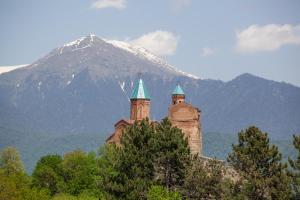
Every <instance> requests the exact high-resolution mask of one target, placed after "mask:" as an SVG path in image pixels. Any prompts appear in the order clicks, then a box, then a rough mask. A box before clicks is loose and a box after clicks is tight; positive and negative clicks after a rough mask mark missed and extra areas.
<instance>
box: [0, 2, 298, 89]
mask: <svg viewBox="0 0 300 200" xmlns="http://www.w3.org/2000/svg"><path fill="white" fill-rule="evenodd" d="M91 33H93V34H95V35H97V36H99V37H101V38H106V39H116V40H122V41H126V42H128V43H131V44H133V45H136V46H142V47H144V48H147V49H149V50H150V51H151V52H153V53H154V54H156V55H158V56H160V57H162V58H163V59H165V60H166V61H168V62H169V63H170V64H172V65H174V66H175V67H176V68H178V69H180V70H183V71H186V72H188V73H191V74H194V75H196V76H198V77H200V78H210V79H220V80H224V81H228V80H231V79H233V78H235V77H236V76H238V75H240V74H243V73H251V74H254V75H257V76H260V77H264V78H267V79H272V80H276V81H280V82H281V81H284V82H287V83H291V84H293V85H296V86H300V1H299V0H244V1H241V0H223V1H220V0H151V1H149V0H43V1H41V0H26V1H20V0H0V44H1V45H0V66H10V65H22V64H30V63H32V62H34V61H36V60H37V59H39V58H41V57H43V56H45V55H46V54H47V53H49V52H50V51H51V50H52V49H54V48H56V47H59V46H62V45H63V44H64V43H66V42H69V41H72V40H75V39H78V38H80V37H83V36H86V35H89V34H91ZM1 69H3V70H4V69H5V68H4V67H0V72H1ZM6 69H7V67H6Z"/></svg>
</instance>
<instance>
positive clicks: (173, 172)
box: [99, 119, 190, 199]
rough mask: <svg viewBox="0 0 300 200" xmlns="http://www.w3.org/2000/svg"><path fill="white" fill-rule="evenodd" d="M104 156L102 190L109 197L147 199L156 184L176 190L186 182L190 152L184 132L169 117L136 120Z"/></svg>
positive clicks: (102, 161)
mask: <svg viewBox="0 0 300 200" xmlns="http://www.w3.org/2000/svg"><path fill="white" fill-rule="evenodd" d="M103 153H104V154H102V155H101V157H100V162H99V163H100V165H101V166H102V167H101V169H104V171H103V173H105V174H103V176H102V177H101V179H100V182H101V184H100V185H102V186H101V189H102V190H103V191H104V192H105V193H107V194H106V195H108V196H109V195H110V196H109V197H108V198H109V199H113V198H115V199H146V198H147V191H148V189H149V188H150V186H152V185H160V184H162V186H164V187H165V188H167V189H168V190H169V189H172V190H176V189H178V188H179V187H180V186H182V185H183V180H184V174H185V168H186V166H187V165H188V164H189V156H190V151H189V148H188V144H187V140H185V139H184V136H183V134H182V132H181V131H180V130H179V129H177V128H174V127H172V126H171V123H170V122H169V121H168V120H167V119H165V120H163V121H162V122H161V123H160V124H158V123H155V124H154V123H151V122H149V120H148V119H145V120H142V121H136V122H135V123H134V124H133V125H132V126H129V127H128V128H127V129H126V130H125V132H124V133H123V135H122V137H121V143H120V146H116V145H114V144H113V145H110V147H108V146H107V147H106V148H105V150H104V151H103Z"/></svg>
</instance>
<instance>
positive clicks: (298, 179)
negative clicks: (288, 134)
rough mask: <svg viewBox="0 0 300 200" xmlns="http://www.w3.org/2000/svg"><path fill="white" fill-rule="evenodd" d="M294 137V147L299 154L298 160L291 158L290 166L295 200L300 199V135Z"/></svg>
mask: <svg viewBox="0 0 300 200" xmlns="http://www.w3.org/2000/svg"><path fill="white" fill-rule="evenodd" d="M293 137H294V141H293V144H294V147H295V148H296V150H297V152H298V156H297V159H296V160H292V159H291V158H289V164H290V166H291V168H292V170H289V175H290V176H291V178H292V189H293V199H300V135H298V136H295V135H294V136H293Z"/></svg>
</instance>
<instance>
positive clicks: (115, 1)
mask: <svg viewBox="0 0 300 200" xmlns="http://www.w3.org/2000/svg"><path fill="white" fill-rule="evenodd" d="M91 7H92V8H96V9H103V8H116V9H124V8H125V7H126V0H97V1H95V2H94V3H92V5H91Z"/></svg>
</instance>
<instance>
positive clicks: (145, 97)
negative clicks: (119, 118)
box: [130, 78, 150, 120]
mask: <svg viewBox="0 0 300 200" xmlns="http://www.w3.org/2000/svg"><path fill="white" fill-rule="evenodd" d="M145 118H150V96H149V94H148V91H147V89H146V87H145V85H144V81H143V80H142V79H141V78H140V79H139V80H138V81H137V82H136V83H135V86H134V89H133V92H132V95H131V98H130V120H142V119H145Z"/></svg>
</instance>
